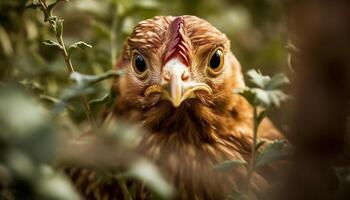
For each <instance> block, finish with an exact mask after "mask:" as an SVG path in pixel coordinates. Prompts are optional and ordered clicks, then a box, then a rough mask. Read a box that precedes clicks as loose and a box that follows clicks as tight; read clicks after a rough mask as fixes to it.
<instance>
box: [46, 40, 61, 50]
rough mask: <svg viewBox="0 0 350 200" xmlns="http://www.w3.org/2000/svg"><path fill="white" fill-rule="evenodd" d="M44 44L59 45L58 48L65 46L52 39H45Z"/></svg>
mask: <svg viewBox="0 0 350 200" xmlns="http://www.w3.org/2000/svg"><path fill="white" fill-rule="evenodd" d="M43 44H44V45H46V46H53V47H57V48H59V49H62V48H63V47H62V46H61V45H60V44H58V43H57V42H54V41H52V40H45V41H44V42H43Z"/></svg>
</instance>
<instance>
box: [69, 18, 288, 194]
mask: <svg viewBox="0 0 350 200" xmlns="http://www.w3.org/2000/svg"><path fill="white" fill-rule="evenodd" d="M117 69H119V70H124V71H125V75H124V76H123V77H120V78H118V79H117V80H116V81H115V82H114V84H113V90H115V91H117V93H118V98H117V99H116V102H115V109H114V110H113V112H114V114H115V115H117V116H118V117H119V118H122V119H127V120H129V121H130V120H131V121H133V122H134V123H139V124H140V123H141V124H142V126H143V127H144V128H145V130H146V131H147V133H145V134H144V135H143V136H142V139H141V142H140V144H139V146H138V148H139V150H140V152H142V153H143V154H144V155H145V156H147V157H148V158H150V159H151V160H152V161H154V162H155V163H156V164H157V165H158V166H159V168H160V169H161V170H162V172H163V174H164V175H165V177H166V179H167V180H168V181H169V182H170V183H172V184H173V185H174V186H175V188H176V189H177V196H176V198H177V199H224V198H225V197H226V195H227V194H228V192H229V191H230V190H231V189H232V188H233V187H236V188H241V187H242V185H243V182H244V178H245V176H246V169H244V168H243V167H242V168H237V169H235V170H232V171H229V172H216V171H215V170H213V166H214V165H216V164H219V163H222V162H223V161H225V160H246V161H247V162H249V159H250V156H251V144H252V114H251V113H252V112H251V108H250V106H249V104H248V103H247V102H246V101H245V100H244V99H243V98H242V97H240V96H239V95H237V94H233V90H234V89H236V88H241V87H244V86H245V83H244V80H243V75H242V72H241V66H240V64H239V62H238V61H237V59H236V57H235V56H234V55H233V53H232V52H231V50H230V41H229V40H228V39H227V37H226V36H225V34H223V33H221V32H220V31H218V30H217V29H216V28H214V27H213V26H212V25H210V24H209V23H208V22H206V21H205V20H203V19H200V18H198V17H195V16H187V15H186V16H178V17H174V16H157V17H154V18H152V19H148V20H144V21H141V22H140V23H139V24H138V25H137V26H136V27H135V29H134V31H133V32H132V34H131V35H130V36H129V38H128V39H127V41H126V43H125V45H124V49H123V52H122V56H121V58H120V59H119V60H118V62H117ZM259 137H260V138H263V139H265V140H273V139H277V138H281V137H282V136H281V134H280V133H279V131H278V130H276V129H275V128H274V126H273V125H272V123H271V122H270V121H269V120H264V121H263V123H262V125H261V126H260V129H259ZM73 174H74V173H73ZM86 181H88V179H86ZM265 184H266V180H265V175H264V174H259V173H255V174H254V176H253V180H252V190H253V191H255V192H256V191H259V190H261V188H263V187H264V185H265ZM108 187H109V188H110V190H113V187H115V189H114V190H115V191H117V190H118V189H117V187H118V186H117V185H115V186H111V185H109V186H108ZM81 190H82V191H85V190H84V189H81ZM113 195H119V193H118V194H117V192H114V193H113V194H110V198H112V199H113V197H112V196H113ZM100 196H103V195H94V194H93V193H91V194H90V198H92V199H94V198H95V199H98V197H100ZM106 198H107V197H106ZM114 198H117V197H114Z"/></svg>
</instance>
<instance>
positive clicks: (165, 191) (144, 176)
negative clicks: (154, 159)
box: [129, 159, 174, 199]
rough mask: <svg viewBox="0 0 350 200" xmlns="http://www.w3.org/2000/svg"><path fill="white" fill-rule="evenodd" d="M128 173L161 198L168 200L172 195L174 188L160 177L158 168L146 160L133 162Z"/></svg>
mask: <svg viewBox="0 0 350 200" xmlns="http://www.w3.org/2000/svg"><path fill="white" fill-rule="evenodd" d="M129 173H130V175H131V176H133V177H136V178H138V179H140V180H142V181H144V183H145V184H146V185H147V186H148V187H149V188H150V189H151V190H153V191H154V192H156V193H157V194H158V195H160V196H162V197H163V198H166V199H169V198H170V197H171V196H173V194H174V188H173V187H172V186H171V185H170V184H169V183H168V182H167V181H166V180H165V179H164V178H163V177H162V176H161V174H160V172H159V170H158V168H157V167H156V166H155V165H154V164H152V163H151V162H149V161H147V160H141V159H139V160H138V161H136V162H134V163H133V164H132V165H131V169H130V172H129Z"/></svg>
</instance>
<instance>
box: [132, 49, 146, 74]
mask: <svg viewBox="0 0 350 200" xmlns="http://www.w3.org/2000/svg"><path fill="white" fill-rule="evenodd" d="M132 66H133V68H134V71H135V72H136V73H137V74H138V75H139V76H143V75H145V72H146V71H147V68H148V66H147V62H146V59H145V58H144V57H143V56H142V55H141V54H140V53H138V52H134V53H133V56H132Z"/></svg>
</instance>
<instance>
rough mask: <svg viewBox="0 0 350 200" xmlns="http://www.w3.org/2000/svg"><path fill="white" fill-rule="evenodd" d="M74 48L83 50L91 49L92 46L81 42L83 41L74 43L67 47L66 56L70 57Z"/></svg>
mask: <svg viewBox="0 0 350 200" xmlns="http://www.w3.org/2000/svg"><path fill="white" fill-rule="evenodd" d="M76 48H80V49H81V50H85V49H86V48H92V46H91V45H89V44H87V43H86V42H83V41H79V42H76V43H74V44H72V45H70V46H69V48H68V56H70V55H71V54H72V52H73V50H74V49H76Z"/></svg>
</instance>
